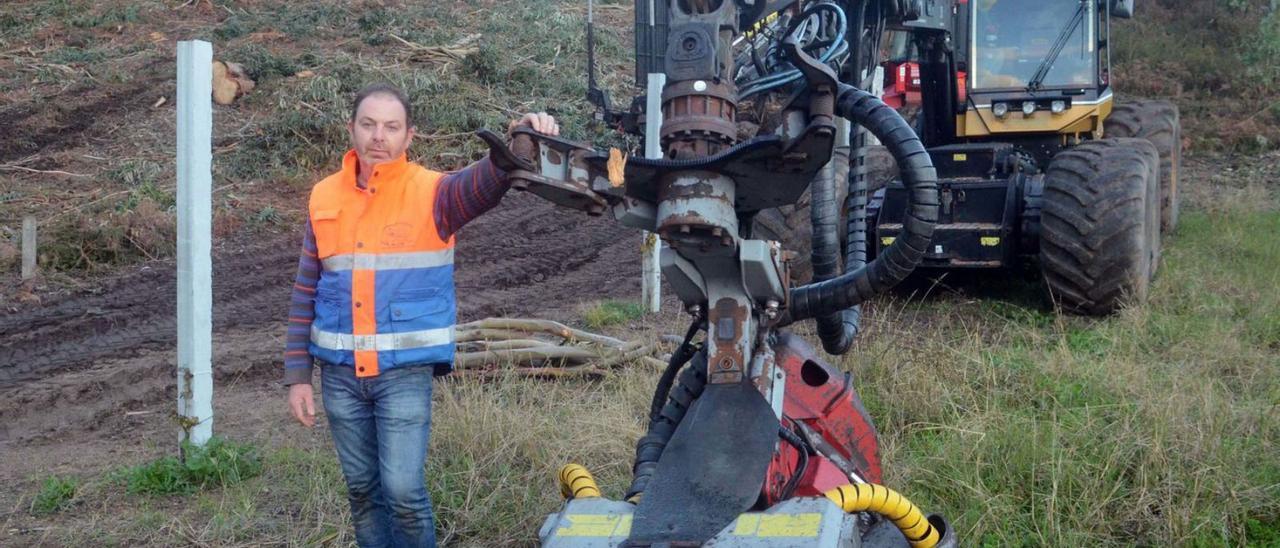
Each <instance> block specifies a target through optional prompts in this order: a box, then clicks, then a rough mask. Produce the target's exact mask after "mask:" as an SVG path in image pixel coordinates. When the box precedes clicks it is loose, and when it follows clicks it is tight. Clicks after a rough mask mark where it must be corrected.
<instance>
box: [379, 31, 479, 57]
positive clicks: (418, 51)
mask: <svg viewBox="0 0 1280 548" xmlns="http://www.w3.org/2000/svg"><path fill="white" fill-rule="evenodd" d="M390 36H391V37H392V38H395V39H396V40H397V41H399V42H400V43H401V44H404V46H405V48H406V50H405V52H403V53H402V57H404V58H407V59H408V60H410V61H417V62H419V63H427V64H434V65H450V64H452V63H455V62H457V61H461V60H463V59H465V58H466V57H467V56H468V55H471V54H473V53H475V52H477V51H480V47H479V45H478V42H479V41H480V35H479V34H468V35H466V36H463V37H462V38H459V39H458V40H457V41H455V42H454V43H452V44H449V45H447V46H424V45H422V44H419V43H417V42H413V41H410V40H405V39H404V38H401V37H399V36H396V35H394V34H392V35H390Z"/></svg>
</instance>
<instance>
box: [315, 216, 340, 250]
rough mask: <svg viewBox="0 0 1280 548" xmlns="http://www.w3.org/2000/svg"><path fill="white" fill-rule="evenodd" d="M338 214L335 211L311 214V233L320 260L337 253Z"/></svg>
mask: <svg viewBox="0 0 1280 548" xmlns="http://www.w3.org/2000/svg"><path fill="white" fill-rule="evenodd" d="M338 213H339V211H338V210H336V209H320V210H316V211H312V212H311V232H312V233H313V234H315V237H316V251H317V255H319V257H320V258H321V259H324V258H327V257H331V256H333V255H336V254H337V253H338V240H339V238H338V236H339V234H338V231H339V226H338Z"/></svg>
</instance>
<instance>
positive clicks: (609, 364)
mask: <svg viewBox="0 0 1280 548" xmlns="http://www.w3.org/2000/svg"><path fill="white" fill-rule="evenodd" d="M455 336H456V338H457V342H458V354H457V355H456V356H455V357H454V368H455V369H456V370H457V372H458V373H460V374H461V375H463V376H476V377H501V376H504V375H508V374H515V375H517V376H521V377H529V378H543V379H565V378H585V379H603V378H605V377H607V376H609V374H610V372H611V371H612V370H613V369H614V368H616V367H618V366H621V365H625V364H632V363H638V364H643V365H646V366H649V367H653V368H656V369H662V368H664V367H666V363H665V362H662V361H660V360H658V359H656V358H654V357H653V355H652V354H653V353H654V351H655V350H656V346H655V344H654V343H652V342H650V343H646V342H643V341H630V342H628V341H623V340H620V339H615V338H613V337H608V336H605V335H599V334H596V333H590V332H587V331H583V330H581V329H574V328H572V327H569V326H567V325H564V324H562V323H559V322H554V321H550V320H533V319H519V318H487V319H483V320H478V321H474V322H471V323H465V324H460V325H458V327H457V331H456V333H455Z"/></svg>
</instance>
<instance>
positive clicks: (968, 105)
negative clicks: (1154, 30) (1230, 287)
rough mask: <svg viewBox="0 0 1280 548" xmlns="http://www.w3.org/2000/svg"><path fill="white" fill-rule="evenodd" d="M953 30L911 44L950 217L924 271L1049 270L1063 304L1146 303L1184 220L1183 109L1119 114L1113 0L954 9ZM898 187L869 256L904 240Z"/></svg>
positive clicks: (923, 123) (1139, 106)
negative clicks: (1172, 235) (1164, 243)
mask: <svg viewBox="0 0 1280 548" xmlns="http://www.w3.org/2000/svg"><path fill="white" fill-rule="evenodd" d="M948 11H949V12H950V13H949V19H950V24H949V26H948V28H947V30H946V31H945V32H942V33H939V32H934V31H929V32H913V33H912V36H913V37H914V46H915V50H916V51H917V52H918V59H917V60H916V61H917V62H918V64H919V71H920V78H919V86H920V103H921V104H920V107H921V112H920V116H919V118H918V119H917V121H916V127H917V130H918V131H919V133H920V137H921V138H922V139H923V140H924V142H925V145H926V146H927V147H928V149H929V154H930V156H931V158H932V159H933V164H934V166H935V167H936V168H937V171H938V175H939V191H940V197H941V209H940V211H939V222H938V225H937V226H936V227H935V232H934V237H933V241H932V242H931V243H930V246H929V249H928V250H926V253H925V256H924V259H923V261H922V263H921V267H922V268H923V269H929V270H939V269H950V270H956V269H1001V270H1002V271H1003V274H1001V275H1003V276H1013V274H1012V273H1011V270H1013V269H1014V268H1015V267H1020V266H1022V265H1025V264H1038V265H1039V268H1040V271H1041V272H1042V275H1043V279H1044V282H1045V287H1046V288H1047V290H1048V292H1049V294H1050V296H1051V297H1052V298H1053V300H1054V301H1055V303H1056V304H1058V305H1060V306H1061V307H1062V308H1064V309H1067V310H1069V311H1074V312H1080V313H1086V314H1107V313H1111V312H1113V311H1115V310H1116V309H1118V308H1119V307H1120V306H1122V305H1124V304H1126V303H1133V302H1141V301H1142V300H1143V299H1144V298H1145V296H1146V293H1147V287H1148V284H1149V281H1150V279H1151V277H1152V276H1153V275H1154V274H1155V271H1156V268H1157V266H1158V265H1159V258H1160V242H1161V237H1162V233H1168V232H1169V231H1171V230H1172V229H1173V228H1174V227H1175V225H1176V223H1177V214H1178V202H1179V200H1178V168H1179V163H1180V158H1181V130H1180V127H1179V117H1178V111H1177V107H1175V106H1173V105H1172V104H1170V103H1167V102H1162V101H1137V102H1130V103H1126V104H1116V103H1115V102H1114V96H1113V90H1112V85H1111V62H1110V59H1111V55H1110V54H1111V43H1112V42H1111V39H1110V38H1111V27H1112V19H1113V18H1114V17H1131V16H1132V15H1133V4H1132V2H1131V1H1129V2H1117V1H1114V0H1048V1H1045V0H955V1H954V2H952V3H951V5H950V6H949V9H948ZM905 199H906V195H905V189H904V188H903V187H902V185H900V184H891V185H889V186H888V187H887V188H886V189H885V190H883V191H881V192H878V193H877V194H876V195H875V196H874V197H873V199H872V200H871V203H870V206H869V212H868V216H869V220H870V230H871V232H872V235H873V237H872V245H871V255H872V256H874V255H875V254H876V253H878V252H879V250H880V249H883V248H884V247H885V246H887V245H891V244H892V243H893V242H894V241H895V240H896V238H897V237H898V235H899V234H900V232H901V230H902V226H903V224H902V223H903V217H902V215H901V214H899V213H898V210H899V209H900V207H901V204H903V203H904V201H905Z"/></svg>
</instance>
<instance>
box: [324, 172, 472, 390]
mask: <svg viewBox="0 0 1280 548" xmlns="http://www.w3.org/2000/svg"><path fill="white" fill-rule="evenodd" d="M357 163H358V159H357V157H356V154H355V152H354V151H351V152H348V153H347V155H346V157H344V158H343V166H342V171H339V172H338V173H335V174H333V175H331V176H329V177H327V178H325V179H324V180H323V181H320V182H319V183H317V184H316V186H315V188H314V189H313V190H312V192H311V201H310V204H309V207H308V213H309V215H310V219H311V227H312V231H313V232H314V233H315V237H316V249H317V252H318V258H319V259H320V264H321V270H320V280H319V281H318V283H317V284H316V300H315V319H314V320H313V321H312V325H311V345H310V350H311V354H312V356H314V357H315V358H317V359H320V360H323V361H326V362H329V363H335V364H340V365H348V366H353V367H354V368H355V374H356V376H357V377H371V376H374V375H377V374H378V373H379V372H380V371H382V370H385V369H388V368H395V367H399V366H404V365H426V364H432V365H437V366H439V365H443V366H445V368H446V369H447V368H448V367H451V366H452V364H453V353H454V339H453V329H454V327H453V326H454V321H455V317H456V314H457V302H456V299H455V295H454V287H453V239H452V238H450V239H448V240H442V239H441V238H440V235H439V232H438V230H437V229H436V226H435V218H434V211H435V209H434V208H435V194H436V190H437V185H438V184H439V181H440V178H441V174H440V173H436V172H433V171H428V170H426V169H423V168H422V167H420V166H418V165H416V164H411V163H409V162H408V161H406V160H405V157H404V156H401V157H400V158H398V159H397V160H394V161H391V162H386V163H382V164H377V165H375V166H373V170H372V173H371V174H370V177H369V180H368V182H367V184H366V186H365V187H360V186H358V185H357V184H356V166H357Z"/></svg>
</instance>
